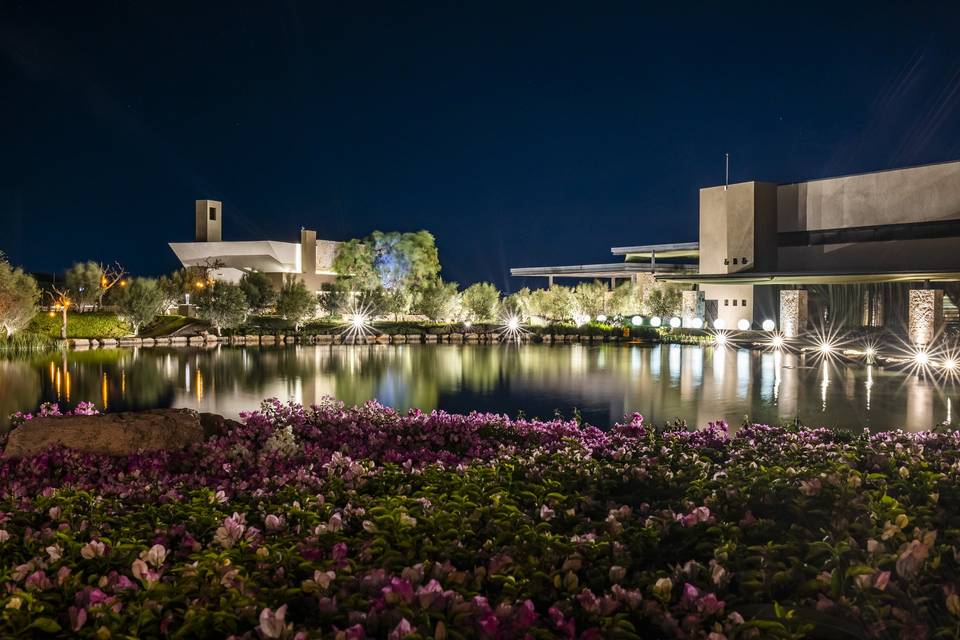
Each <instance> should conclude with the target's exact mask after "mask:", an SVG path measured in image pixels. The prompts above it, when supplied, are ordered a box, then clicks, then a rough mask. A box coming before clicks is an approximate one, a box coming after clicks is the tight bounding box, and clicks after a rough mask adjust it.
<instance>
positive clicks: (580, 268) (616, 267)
mask: <svg viewBox="0 0 960 640" xmlns="http://www.w3.org/2000/svg"><path fill="white" fill-rule="evenodd" d="M696 268H697V265H695V264H657V265H655V266H654V265H650V264H636V263H629V262H613V263H609V264H576V265H564V266H556V267H514V268H512V269H510V275H512V276H517V277H544V278H545V277H551V276H552V277H554V278H614V277H627V276H630V275H632V274H635V273H661V272H670V273H676V272H682V271H692V270H695V269H696Z"/></svg>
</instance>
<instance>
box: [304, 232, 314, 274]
mask: <svg viewBox="0 0 960 640" xmlns="http://www.w3.org/2000/svg"><path fill="white" fill-rule="evenodd" d="M316 272H317V232H316V231H310V230H309V229H300V273H316Z"/></svg>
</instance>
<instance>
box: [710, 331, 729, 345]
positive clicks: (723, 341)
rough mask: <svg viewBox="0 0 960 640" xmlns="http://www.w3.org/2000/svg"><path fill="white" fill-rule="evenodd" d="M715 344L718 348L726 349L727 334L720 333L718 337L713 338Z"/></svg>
mask: <svg viewBox="0 0 960 640" xmlns="http://www.w3.org/2000/svg"><path fill="white" fill-rule="evenodd" d="M713 344H714V345H716V346H718V347H725V346H727V336H726V334H723V333H718V334H717V335H715V336H713Z"/></svg>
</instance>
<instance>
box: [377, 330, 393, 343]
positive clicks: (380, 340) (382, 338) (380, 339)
mask: <svg viewBox="0 0 960 640" xmlns="http://www.w3.org/2000/svg"><path fill="white" fill-rule="evenodd" d="M376 341H377V344H390V336H388V335H387V334H385V333H381V334H380V335H378V336H377V337H376Z"/></svg>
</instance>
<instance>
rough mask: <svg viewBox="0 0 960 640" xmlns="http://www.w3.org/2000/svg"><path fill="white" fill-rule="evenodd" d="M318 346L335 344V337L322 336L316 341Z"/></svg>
mask: <svg viewBox="0 0 960 640" xmlns="http://www.w3.org/2000/svg"><path fill="white" fill-rule="evenodd" d="M316 343H317V344H333V336H332V335H330V334H320V335H318V336H317V339H316Z"/></svg>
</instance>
